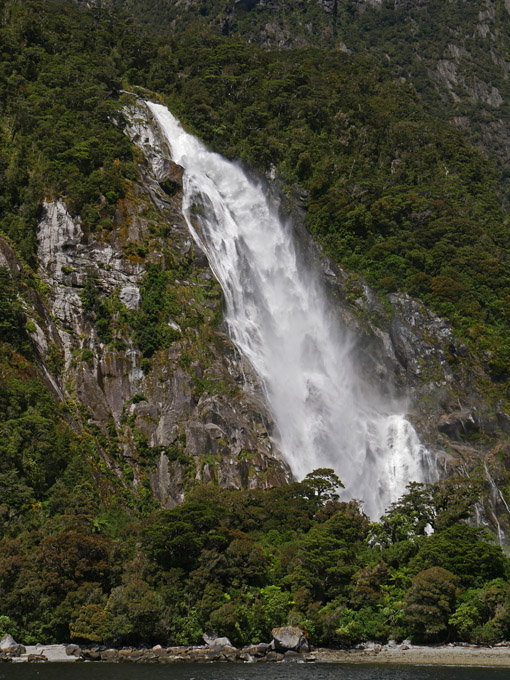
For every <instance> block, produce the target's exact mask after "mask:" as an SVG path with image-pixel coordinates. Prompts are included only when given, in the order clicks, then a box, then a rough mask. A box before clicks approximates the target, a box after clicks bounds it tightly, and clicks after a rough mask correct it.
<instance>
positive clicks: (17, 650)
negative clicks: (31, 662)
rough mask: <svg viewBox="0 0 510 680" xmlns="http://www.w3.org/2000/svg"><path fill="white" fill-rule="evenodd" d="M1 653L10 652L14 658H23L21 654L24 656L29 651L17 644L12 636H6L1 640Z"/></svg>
mask: <svg viewBox="0 0 510 680" xmlns="http://www.w3.org/2000/svg"><path fill="white" fill-rule="evenodd" d="M0 651H1V652H10V653H11V655H12V656H21V654H24V653H25V652H26V651H27V650H26V649H25V647H24V646H23V645H20V644H19V643H18V642H16V640H15V639H14V638H13V637H12V635H4V636H3V638H2V639H1V640H0Z"/></svg>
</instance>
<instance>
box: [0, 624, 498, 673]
mask: <svg viewBox="0 0 510 680" xmlns="http://www.w3.org/2000/svg"><path fill="white" fill-rule="evenodd" d="M281 630H285V629H281ZM286 630H287V631H289V628H287V629H286ZM298 630H299V629H298ZM274 632H275V631H274ZM299 633H301V631H299ZM295 635H296V636H297V637H294V643H295V644H294V649H289V648H286V647H285V644H291V643H292V638H287V641H285V640H284V644H281V642H278V640H275V638H273V640H272V641H271V643H269V644H268V643H260V644H256V645H248V646H246V647H242V648H236V647H234V646H232V645H231V644H230V642H229V641H228V639H227V638H214V639H210V640H209V641H208V642H206V644H205V645H200V646H178V647H162V646H161V645H155V646H154V647H152V648H135V647H123V648H120V649H115V648H108V647H105V646H88V647H79V646H78V645H75V644H68V645H65V644H52V645H40V644H39V645H33V646H27V647H25V646H23V645H19V644H17V643H15V646H14V645H13V646H12V647H11V648H10V649H7V648H5V647H3V648H0V649H1V651H0V662H2V661H3V662H11V663H22V662H27V663H46V662H68V663H80V662H81V663H83V662H102V663H144V664H145V663H153V664H154V663H157V664H171V663H222V662H223V663H225V662H227V663H228V662H230V663H274V662H286V663H287V662H294V663H338V664H347V663H349V664H359V663H376V664H409V665H438V666H500V667H503V666H506V667H510V642H508V643H506V642H505V643H500V644H498V645H497V646H495V647H478V646H476V645H470V644H465V643H457V644H455V643H451V644H448V645H427V646H425V645H423V646H422V645H412V644H411V643H410V642H409V641H404V642H403V643H402V644H397V643H396V642H395V641H390V642H389V643H388V644H385V645H380V644H378V643H375V642H367V643H364V644H362V645H358V646H357V647H356V648H353V649H326V648H319V649H314V650H313V651H312V650H311V649H310V647H309V645H308V641H306V640H303V637H301V638H299V634H298V633H295ZM296 640H297V642H296ZM299 647H302V649H301V650H300V649H299Z"/></svg>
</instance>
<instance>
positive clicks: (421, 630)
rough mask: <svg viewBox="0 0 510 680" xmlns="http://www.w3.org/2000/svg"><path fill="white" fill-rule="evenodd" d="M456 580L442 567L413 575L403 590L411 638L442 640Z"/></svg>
mask: <svg viewBox="0 0 510 680" xmlns="http://www.w3.org/2000/svg"><path fill="white" fill-rule="evenodd" d="M455 591H456V579H455V576H454V574H452V572H450V571H448V570H447V569H443V568H442V567H431V568H430V569H426V570H424V571H420V573H419V574H417V575H416V576H415V577H414V579H413V582H412V584H411V587H410V588H409V590H408V591H407V593H406V601H405V607H404V617H405V621H406V624H407V625H408V626H409V629H410V631H411V633H412V635H413V638H414V639H417V640H422V641H423V640H425V641H432V642H436V641H438V640H444V639H445V637H446V635H447V632H448V621H449V617H450V614H451V613H452V610H453V606H454V602H455Z"/></svg>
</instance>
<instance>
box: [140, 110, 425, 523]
mask: <svg viewBox="0 0 510 680" xmlns="http://www.w3.org/2000/svg"><path fill="white" fill-rule="evenodd" d="M148 106H149V108H150V110H151V111H152V113H153V115H154V116H155V118H156V120H157V122H158V124H159V125H160V127H161V129H162V131H163V132H164V134H165V136H166V139H167V141H168V143H169V146H170V149H171V153H172V157H173V159H174V161H175V162H176V163H178V164H179V165H181V166H183V168H184V198H183V209H184V214H185V216H186V219H187V222H188V225H189V228H190V231H191V233H192V234H193V237H194V239H195V240H196V241H197V243H198V244H199V245H200V247H201V248H202V249H203V250H204V251H205V252H206V253H207V256H208V259H209V262H210V265H211V268H212V270H213V271H214V273H215V275H216V277H217V278H218V280H219V282H220V284H221V286H222V289H223V293H224V296H225V303H226V312H225V324H226V326H227V329H228V333H229V335H230V337H231V339H232V340H233V342H234V343H235V344H236V346H237V347H238V348H239V350H240V351H241V353H242V354H243V355H244V356H245V357H247V359H248V360H249V361H250V362H251V364H252V366H253V367H254V369H255V371H256V372H257V373H258V375H259V376H260V378H261V379H262V382H263V385H264V388H265V391H266V395H267V399H268V402H269V405H270V408H271V411H272V414H273V417H274V420H275V423H276V425H277V427H278V432H275V433H274V438H275V440H276V442H277V443H278V445H279V447H280V450H281V451H282V453H283V455H284V456H285V459H286V460H287V462H288V463H289V465H290V466H291V468H292V471H293V473H294V474H295V476H296V477H298V478H302V477H304V476H305V475H306V474H307V473H308V472H310V471H311V470H313V469H315V468H318V467H330V468H333V469H334V470H335V471H336V473H337V474H338V476H339V477H340V479H341V480H342V481H343V483H344V484H345V487H346V494H345V495H346V496H348V497H351V498H358V499H361V500H363V501H364V507H365V510H366V511H367V512H368V514H369V515H370V516H371V517H372V518H378V517H379V516H380V515H381V514H382V513H383V511H384V509H385V508H386V507H387V506H388V505H389V503H390V502H392V501H394V500H396V499H397V498H398V497H399V496H400V495H401V494H402V493H403V491H404V489H405V486H406V484H407V483H408V482H409V481H425V475H426V468H427V463H428V453H427V451H426V450H425V449H424V447H423V446H422V445H421V444H420V442H419V440H418V437H417V435H416V432H415V431H414V429H413V427H412V426H411V425H410V423H409V422H408V421H407V420H406V419H405V417H404V414H403V413H399V412H395V411H394V409H395V406H394V405H392V404H391V403H389V402H388V403H387V404H386V405H384V402H383V401H382V400H381V398H380V397H378V395H375V394H373V393H371V392H370V390H369V389H367V385H366V384H365V385H364V384H363V383H362V381H361V380H360V379H359V378H358V376H357V375H356V371H355V362H354V358H353V340H352V338H351V337H350V335H349V333H348V331H347V330H346V329H344V328H342V327H341V326H340V323H339V321H338V316H337V315H336V314H335V313H334V310H333V308H332V306H331V304H330V302H329V301H328V299H327V296H326V294H325V292H324V289H323V287H322V285H321V281H320V276H319V274H318V273H317V272H315V271H312V270H310V268H309V267H307V266H305V264H304V262H303V261H302V260H301V259H300V258H299V257H298V253H297V252H296V247H295V243H294V239H293V233H292V229H291V228H290V226H289V225H286V224H285V223H283V222H282V221H281V219H280V218H279V217H278V215H277V213H276V210H275V209H274V208H273V207H272V206H271V204H270V202H269V201H268V200H267V197H266V195H265V193H264V190H263V188H262V186H259V185H257V184H255V183H254V182H253V181H252V180H251V179H249V178H248V177H247V176H246V174H245V173H244V172H243V171H242V169H241V168H240V167H239V166H237V165H236V164H234V163H231V162H229V161H227V160H225V159H224V158H222V157H221V156H219V155H218V154H215V153H211V152H210V151H208V150H207V149H206V147H205V146H204V145H203V144H202V143H201V142H199V141H198V140H197V139H196V138H194V137H193V136H191V135H189V134H187V133H186V132H185V131H184V129H183V128H182V127H181V125H180V123H179V122H178V121H177V120H176V118H174V116H173V115H172V114H171V113H170V112H169V111H168V109H166V108H165V107H164V106H161V105H159V104H154V103H148ZM191 216H193V218H194V221H195V223H198V224H199V225H200V234H199V233H197V231H196V230H195V228H194V227H193V224H192V222H191ZM386 409H387V410H386Z"/></svg>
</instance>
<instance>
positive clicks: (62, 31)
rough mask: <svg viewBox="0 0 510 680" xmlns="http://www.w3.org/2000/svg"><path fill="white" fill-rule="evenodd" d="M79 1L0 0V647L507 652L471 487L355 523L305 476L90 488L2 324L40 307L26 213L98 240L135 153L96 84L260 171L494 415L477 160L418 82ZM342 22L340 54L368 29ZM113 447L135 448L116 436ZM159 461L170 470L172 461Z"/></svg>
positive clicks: (494, 319) (82, 447)
mask: <svg viewBox="0 0 510 680" xmlns="http://www.w3.org/2000/svg"><path fill="white" fill-rule="evenodd" d="M91 4H92V5H93V6H92V7H83V6H81V5H80V4H79V3H78V4H77V3H72V2H65V1H64V0H0V122H1V126H0V233H1V236H2V238H4V239H5V242H6V243H8V244H9V247H10V248H12V249H13V251H14V252H15V253H16V257H17V258H18V259H17V261H18V262H19V263H21V264H20V266H19V269H18V270H17V272H16V274H13V273H12V271H11V272H9V271H8V269H6V267H5V266H2V267H1V268H0V434H1V437H0V528H1V535H2V538H1V539H0V636H1V635H2V634H3V633H5V632H8V633H11V634H12V635H14V636H15V637H16V638H20V639H21V640H22V641H24V642H25V643H35V642H38V641H45V642H49V641H65V640H69V639H73V640H76V641H79V642H86V641H88V642H101V643H103V642H104V643H114V644H141V643H149V642H154V641H158V642H161V643H163V642H168V643H176V644H188V643H193V642H198V641H200V639H201V636H202V633H203V632H205V631H206V630H215V631H216V632H218V633H219V634H220V635H221V634H223V635H227V636H228V637H229V638H230V639H231V641H232V642H233V643H235V644H241V643H247V642H251V641H254V642H255V641H259V640H267V639H268V638H269V635H270V631H271V628H272V627H274V626H276V625H283V624H286V623H292V624H296V625H300V626H301V627H303V628H305V629H306V630H307V632H308V634H309V636H310V639H311V640H312V642H313V643H314V644H328V645H350V644H354V643H357V642H359V641H362V640H367V639H377V640H387V639H389V638H397V639H404V638H406V637H410V638H412V639H413V640H418V641H427V642H436V641H444V640H453V639H456V640H466V641H471V642H475V643H484V644H492V643H494V642H496V641H498V640H501V639H506V638H508V636H509V635H510V584H509V578H510V562H509V561H508V559H507V558H506V557H505V555H504V554H503V551H502V550H501V548H500V547H499V545H497V543H496V541H495V539H494V537H493V536H491V535H490V534H489V532H488V531H487V530H486V529H483V528H479V527H475V526H474V524H473V522H472V521H469V520H472V518H473V517H474V514H475V510H476V508H477V507H478V506H479V504H480V503H482V502H483V497H484V494H486V493H487V490H486V486H484V484H483V482H482V480H481V479H478V478H476V477H474V478H472V479H470V480H468V479H451V480H448V481H444V482H437V483H436V484H433V485H431V486H429V487H425V486H422V485H417V484H412V485H411V486H410V487H409V488H408V491H407V493H406V495H404V496H403V497H402V498H401V499H400V500H398V501H396V502H395V503H394V504H393V505H392V506H391V507H390V508H388V510H387V512H386V514H385V516H383V517H382V518H381V520H380V521H378V522H370V520H369V518H368V517H367V516H366V515H365V514H364V512H363V508H362V504H360V503H358V502H357V501H350V502H341V501H340V500H339V499H338V494H337V490H338V487H339V485H340V481H341V480H338V479H337V478H336V476H335V475H334V474H333V472H332V471H331V470H329V469H322V470H317V471H315V472H313V473H310V474H309V475H308V476H307V477H306V478H305V480H303V481H302V482H293V483H290V484H288V485H285V486H281V487H278V488H272V489H266V490H262V489H260V490H256V489H251V490H248V489H244V490H232V489H230V490H227V489H222V488H220V487H219V486H218V485H216V484H214V483H210V484H207V485H205V484H194V483H193V482H192V480H191V481H190V483H189V484H188V487H187V494H186V498H185V501H184V503H183V504H182V505H180V506H178V507H175V508H172V509H161V508H160V507H159V506H158V503H157V501H156V499H155V498H154V496H153V494H152V493H151V491H150V488H149V487H147V486H145V487H143V486H142V487H140V488H138V489H135V490H133V489H132V488H130V487H129V486H128V485H125V484H124V485H123V484H121V483H120V482H119V481H118V480H116V481H115V483H114V482H112V480H111V478H110V477H111V475H110V477H108V474H107V472H108V471H107V469H106V466H105V464H104V461H103V460H102V459H101V455H100V448H101V446H104V447H105V446H106V444H105V443H104V442H103V440H102V439H101V434H100V433H98V432H95V431H94V430H93V428H90V427H89V428H88V429H81V428H80V427H78V426H77V425H76V419H75V418H74V415H73V413H74V412H73V408H74V407H75V405H73V404H72V403H70V402H65V401H59V400H58V399H57V398H56V396H55V394H54V392H52V391H51V389H50V387H51V386H50V385H49V383H48V380H43V378H42V377H41V376H42V373H41V370H40V367H41V357H40V356H39V354H38V353H37V351H36V349H35V346H34V342H33V337H32V336H33V333H34V331H35V327H34V326H33V324H32V323H31V322H30V321H28V320H27V316H26V310H27V308H28V307H29V306H30V305H31V304H33V303H34V300H35V299H36V298H37V296H40V297H41V299H43V298H44V296H45V295H46V294H47V290H45V285H44V283H43V282H42V281H41V279H40V277H39V274H38V263H37V258H36V246H37V239H36V230H37V225H38V220H39V219H40V217H41V214H42V206H43V203H44V201H45V200H47V199H53V198H57V197H63V198H64V199H65V201H66V204H67V206H68V207H69V210H70V212H71V214H72V215H74V216H77V215H79V216H80V218H81V224H82V227H83V230H84V233H85V234H95V233H96V234H103V233H104V234H107V233H109V232H111V230H112V229H113V228H114V227H113V225H114V221H115V216H116V210H117V208H118V206H119V204H120V203H119V202H121V201H122V199H124V197H125V196H126V194H127V192H128V191H129V188H130V187H131V183H132V182H133V181H134V180H135V179H136V178H137V177H138V172H139V163H140V162H141V158H140V153H139V151H138V150H137V149H136V148H135V146H134V145H132V144H131V142H130V141H129V139H128V137H127V136H126V135H125V134H123V131H122V128H123V126H124V125H125V122H126V121H125V119H124V117H123V113H122V106H123V102H122V93H123V91H126V90H127V91H136V92H138V93H144V94H147V96H150V97H152V98H154V99H158V100H160V101H162V102H164V103H166V104H168V105H169V106H170V107H171V109H172V110H173V111H174V112H175V113H176V115H178V116H179V117H180V118H181V120H182V121H183V122H184V123H185V124H186V125H187V127H188V128H189V129H190V131H192V132H194V133H196V134H198V135H199V136H200V137H201V138H202V139H204V140H205V141H206V142H207V143H208V144H210V146H211V147H213V148H214V149H216V150H218V151H220V152H222V153H223V154H225V155H226V156H228V157H230V158H235V159H238V160H240V161H241V162H242V163H244V164H245V165H246V166H248V167H250V168H251V169H252V170H254V171H257V172H259V173H261V174H266V175H267V174H268V173H270V172H272V173H273V174H275V175H276V177H277V178H278V183H279V187H280V188H281V191H282V193H283V194H284V195H286V196H287V197H288V199H289V201H290V202H298V203H299V204H300V206H301V208H302V209H303V210H304V212H305V221H306V225H307V227H308V229H309V231H310V232H311V233H312V234H313V236H314V237H315V239H316V241H317V242H318V244H319V245H320V246H321V248H322V249H323V252H324V253H325V254H326V255H328V256H329V257H331V258H332V259H333V260H335V261H337V262H338V263H340V264H341V265H342V266H343V267H344V268H345V269H346V270H348V271H349V272H351V273H352V274H353V276H360V277H363V278H364V280H367V281H368V282H369V283H370V285H371V286H372V287H373V288H374V289H375V290H377V291H378V292H379V293H380V294H381V296H384V295H385V294H386V293H389V292H394V291H401V292H407V293H409V294H410V295H412V296H414V297H416V298H419V299H421V300H422V301H423V302H424V303H425V304H426V305H427V306H428V307H430V308H431V309H432V310H434V311H435V312H436V313H437V314H438V315H440V316H442V317H445V318H447V319H448V321H449V323H451V324H452V326H453V329H454V332H455V335H456V338H457V339H458V341H459V342H462V343H464V345H465V346H466V348H467V350H466V351H468V352H470V353H471V354H472V356H476V357H477V361H478V362H479V364H480V366H481V367H482V368H483V370H484V371H486V372H487V374H488V375H489V377H490V379H491V381H492V382H491V387H490V389H491V390H492V392H491V394H492V395H493V397H492V398H493V399H494V401H495V402H497V403H498V404H499V407H500V408H501V409H502V410H505V408H506V410H508V403H509V393H508V387H509V381H510V339H509V338H510V334H509V333H510V295H509V293H508V291H509V285H510V267H509V247H510V231H509V217H508V214H507V213H506V212H505V208H504V207H503V206H504V200H503V198H502V196H503V195H504V192H505V176H504V175H505V170H504V168H502V165H501V162H500V160H498V159H497V158H495V157H493V156H491V155H490V154H489V155H487V153H486V152H485V151H483V150H481V149H480V148H476V147H475V146H473V143H472V142H473V139H472V136H470V135H467V134H463V133H462V131H460V130H459V129H458V128H455V127H453V126H451V125H450V124H449V123H448V121H447V118H448V115H447V114H446V113H444V115H443V113H441V115H439V114H438V115H435V113H434V106H433V103H434V101H435V99H434V97H435V96H436V95H432V94H430V96H428V95H427V92H428V90H427V88H426V87H424V88H419V81H416V80H415V81H413V80H410V79H403V78H401V77H400V76H401V74H400V73H396V72H395V70H394V69H393V68H386V67H385V66H384V64H382V63H380V60H378V59H377V58H376V56H374V53H373V52H371V51H370V50H364V49H361V47H360V48H359V49H358V50H357V51H355V50H351V52H352V53H350V54H349V53H347V52H346V51H345V50H342V49H336V47H335V40H337V38H335V37H334V36H335V35H337V36H338V31H339V28H338V27H337V28H336V29H335V31H336V33H335V32H332V34H331V39H329V38H328V39H326V38H325V39H324V42H323V44H318V45H315V46H311V45H310V44H303V45H302V46H300V45H299V41H297V43H296V44H292V45H286V49H285V50H281V49H277V48H276V47H275V46H274V45H272V44H270V45H263V44H261V45H257V44H256V42H257V41H255V43H253V42H247V41H246V37H247V33H246V32H245V29H243V27H242V25H241V19H239V22H240V23H239V31H237V32H236V31H234V30H233V29H232V26H231V27H230V29H229V31H224V30H218V25H217V24H215V25H210V24H209V23H208V22H207V21H198V22H190V23H189V25H187V26H186V27H184V28H183V27H181V26H178V27H176V26H173V25H172V23H171V21H169V22H168V24H164V23H163V22H162V21H158V23H159V25H160V28H161V26H162V25H164V26H165V30H163V31H162V30H159V31H158V32H155V30H154V26H150V25H145V26H143V25H141V23H140V18H139V17H138V19H137V18H136V16H135V17H133V16H132V15H131V14H130V13H129V12H130V11H131V10H133V7H132V6H131V7H130V5H129V3H97V6H94V3H91ZM135 4H136V3H135ZM242 4H243V3H242ZM499 4H501V3H499ZM119 5H123V6H119ZM453 5H455V7H456V6H457V5H456V3H453ZM144 6H148V3H144ZM158 7H159V8H160V9H161V4H158ZM207 7H208V4H207V3H203V8H204V9H203V12H201V16H202V17H206V16H208V11H209V10H208V9H207ZM499 9H500V10H501V8H499ZM373 11H375V10H372V9H371V10H370V12H368V10H367V15H366V17H365V19H364V21H365V22H369V20H370V17H372V16H373V15H372V14H371V13H372V12H373ZM165 16H166V15H165ZM342 16H343V19H342V21H344V22H345V21H347V18H346V15H345V16H344V15H342ZM356 21H361V20H359V19H356ZM505 21H508V20H507V19H506V18H505ZM339 22H340V19H339ZM147 23H148V22H146V24H147ZM245 24H246V22H245ZM340 25H341V24H340V23H339V24H338V26H340ZM382 25H383V26H387V33H385V34H384V35H385V36H386V39H387V40H388V41H389V42H390V43H391V39H390V36H391V35H392V31H393V28H392V25H391V22H389V19H388V20H387V21H386V22H383V23H382ZM505 25H506V24H505ZM356 26H358V29H357V30H358V33H356V32H355V33H354V36H355V37H356V36H358V37H357V38H356V39H357V40H358V43H359V45H362V43H363V41H362V37H363V36H364V37H363V39H364V40H365V39H366V35H368V33H366V31H368V29H367V28H364V29H363V30H364V31H365V33H363V32H360V31H361V29H360V28H359V25H358V24H356ZM246 30H247V29H246ZM250 30H251V29H250ZM375 30H376V29H375V28H374V31H375ZM378 30H379V29H378ZM380 30H382V29H380ZM222 33H223V34H222ZM225 33H228V35H226V34H225ZM324 35H325V36H326V37H327V32H326V33H324ZM373 35H375V33H374V34H373ZM338 39H339V38H338ZM374 40H375V38H374ZM400 58H401V59H403V60H404V61H405V59H406V57H405V55H401V57H400ZM409 59H410V60H412V59H411V57H409ZM413 59H414V57H413ZM427 82H428V81H427ZM142 250H143V249H142ZM132 257H133V258H135V257H139V258H143V257H144V253H143V252H135V253H134V254H132ZM174 274H175V275H174ZM174 274H172V276H174V278H178V276H181V275H182V270H179V271H178V268H177V267H176V268H175V272H174ZM168 276H169V275H168ZM168 276H167V274H166V273H162V272H161V271H160V270H157V269H156V268H154V267H152V268H151V267H149V268H148V275H147V278H146V279H145V285H144V286H143V288H142V294H143V298H144V299H143V301H142V305H141V308H140V311H139V313H138V315H134V316H132V317H129V318H128V317H127V316H126V319H128V321H129V323H131V324H132V327H133V328H134V330H135V332H134V337H135V341H136V343H137V344H138V347H139V348H140V350H141V351H142V353H143V356H144V358H145V359H146V361H147V362H148V363H147V364H146V365H145V367H146V368H147V371H148V370H149V368H150V366H149V362H150V359H151V357H152V356H153V355H154V353H155V352H156V351H157V350H158V349H159V348H161V347H168V346H169V345H170V344H171V343H172V342H173V341H174V340H175V338H174V335H173V334H172V332H171V331H169V330H168V327H167V324H166V319H165V318H164V317H163V312H162V311H161V309H160V308H159V307H158V305H159V302H160V301H161V300H162V299H165V300H166V302H165V304H167V307H165V309H164V311H168V309H170V305H171V303H172V300H171V299H170V294H168V295H167V298H165V297H164V296H165V294H166V291H167V279H168ZM94 286H96V284H95V282H94V279H93V278H91V279H90V280H88V281H87V284H86V285H85V286H84V288H83V290H82V291H81V293H80V295H81V299H82V302H83V306H84V309H85V310H86V311H87V312H88V313H89V315H90V317H91V318H92V320H93V321H94V323H96V325H97V328H98V334H99V336H100V339H101V341H102V343H103V344H104V345H105V346H107V345H113V344H114V343H115V342H116V340H115V338H114V336H113V335H112V327H113V325H114V324H113V319H117V318H119V314H120V313H119V311H118V309H116V308H115V304H116V303H115V300H113V301H109V300H107V299H106V297H103V298H100V302H99V304H98V302H97V298H98V291H97V287H96V288H95V287H94ZM213 294H214V291H213V293H211V295H213ZM116 315H117V316H116ZM216 321H217V320H216ZM126 323H127V321H126ZM197 323H198V322H197ZM146 328H150V332H148V331H147V330H144V329H146ZM84 351H85V350H84ZM50 354H51V348H50ZM53 358H54V361H53V365H50V366H49V369H50V372H52V373H53V374H54V375H57V374H58V373H59V371H61V368H62V367H61V361H62V360H61V357H60V356H59V353H58V351H56V350H55V352H54V357H53ZM78 359H79V360H81V361H83V362H87V361H88V360H89V359H90V357H88V356H86V355H85V354H83V353H82V355H81V357H79V358H78ZM453 361H455V358H453V357H452V362H453ZM200 380H201V382H200V385H199V387H200V391H201V392H204V391H206V390H207V389H208V388H209V383H208V382H207V380H206V379H203V378H197V381H200ZM197 389H198V388H197ZM136 398H137V399H138V401H143V399H144V397H143V395H138V397H136ZM133 401H135V397H134V398H133ZM78 410H79V409H78ZM111 437H112V441H114V440H115V432H113V434H112V435H111ZM137 444H138V447H139V450H140V456H142V457H143V455H146V456H150V455H155V452H154V451H153V450H151V449H150V447H148V444H147V441H146V440H144V438H143V435H141V434H140V433H139V434H138V442H137ZM167 454H168V455H173V456H174V457H175V458H176V459H179V458H181V459H183V465H186V464H187V459H186V456H184V454H183V453H182V451H181V450H180V449H178V448H175V449H174V450H172V451H171V452H169V451H167ZM125 477H126V478H127V477H128V472H127V471H125ZM507 492H508V489H505V493H507Z"/></svg>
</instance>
